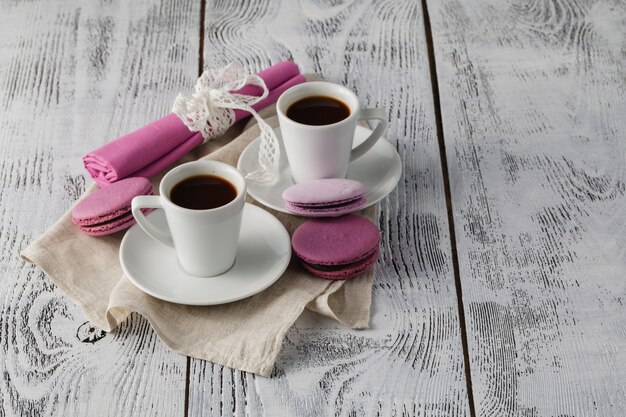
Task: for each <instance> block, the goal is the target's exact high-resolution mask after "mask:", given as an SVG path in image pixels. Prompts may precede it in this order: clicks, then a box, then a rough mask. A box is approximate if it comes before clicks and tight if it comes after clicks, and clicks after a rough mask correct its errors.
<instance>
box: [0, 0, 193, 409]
mask: <svg viewBox="0 0 626 417" xmlns="http://www.w3.org/2000/svg"><path fill="white" fill-rule="evenodd" d="M0 10H1V12H0V50H1V51H2V54H1V55H0V155H1V160H0V201H1V204H0V207H1V208H0V213H1V214H0V266H1V274H2V276H1V278H0V311H1V312H2V314H1V315H0V371H1V377H0V415H1V416H3V417H4V416H14V415H15V416H17V415H29V416H39V415H41V416H44V415H45V416H47V415H62V416H73V415H76V416H103V415H111V416H135V415H141V416H154V415H168V416H169V415H182V414H183V411H184V410H183V408H184V401H185V397H184V389H185V375H186V358H185V357H183V356H180V355H178V354H174V353H172V352H171V351H170V350H169V349H167V348H166V347H165V345H164V344H163V343H161V342H160V341H159V339H158V337H157V336H156V334H155V333H154V332H153V331H152V330H151V328H150V326H149V324H148V323H147V321H145V320H143V319H142V318H141V317H139V316H136V315H133V316H131V318H130V319H129V320H128V321H127V322H125V323H124V324H123V325H122V326H121V327H120V328H119V329H118V330H116V331H115V332H113V333H111V334H104V333H102V332H101V331H99V330H98V329H95V328H93V327H92V326H90V324H89V323H85V319H84V316H83V315H82V314H81V312H80V311H79V310H78V308H77V307H75V306H74V305H73V303H72V302H71V301H69V300H68V299H67V298H66V297H65V296H63V295H62V294H61V293H60V292H59V291H58V290H57V289H55V287H54V286H53V285H52V284H51V283H50V281H49V280H48V278H47V277H45V275H44V274H43V273H42V272H41V271H40V270H39V269H37V268H35V267H33V266H29V265H26V264H24V263H23V262H22V261H21V260H19V257H18V254H19V252H20V251H21V250H22V249H23V248H24V247H25V246H26V245H27V244H28V243H29V242H31V241H33V239H35V238H36V237H37V236H39V235H40V234H41V233H42V232H43V231H44V230H46V229H47V228H48V227H49V226H51V225H52V224H53V223H54V222H55V221H56V220H57V218H59V217H60V216H61V214H63V212H64V211H65V210H67V209H68V207H69V206H70V204H71V203H72V202H73V201H75V200H76V199H77V198H78V196H79V195H80V194H81V193H82V192H83V190H84V189H85V185H86V183H87V182H88V180H87V178H88V177H87V175H86V173H85V171H84V169H83V167H82V163H81V156H82V155H83V154H84V153H85V152H87V151H89V150H91V149H93V148H95V147H97V146H99V145H100V144H102V143H104V142H106V141H108V140H111V139H112V138H114V137H116V136H118V135H120V134H122V133H125V132H127V131H130V130H132V129H135V128H137V127H139V126H141V125H143V124H145V123H146V122H148V121H150V120H153V119H155V118H157V117H160V116H161V115H163V114H165V113H166V112H167V111H168V110H169V107H170V105H171V102H172V99H173V97H174V96H175V94H176V93H177V92H178V90H179V89H181V88H189V87H191V86H192V85H193V82H194V80H195V78H196V68H197V60H198V22H199V4H198V3H197V2H186V3H183V2H178V1H173V0H163V1H157V2H152V1H133V2H126V1H117V0H110V1H95V2H81V3H76V2H73V1H65V0H55V1H39V0H34V1H30V2H14V1H6V0H0Z"/></svg>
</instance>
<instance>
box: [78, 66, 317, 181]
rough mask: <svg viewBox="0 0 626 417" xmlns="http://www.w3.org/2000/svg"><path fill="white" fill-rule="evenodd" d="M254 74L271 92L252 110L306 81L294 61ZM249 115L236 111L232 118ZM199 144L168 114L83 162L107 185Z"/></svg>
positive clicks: (165, 163) (157, 168) (153, 170)
mask: <svg viewBox="0 0 626 417" xmlns="http://www.w3.org/2000/svg"><path fill="white" fill-rule="evenodd" d="M257 75H259V77H261V78H262V79H263V81H265V84H266V85H267V88H268V89H269V90H270V93H269V94H268V97H266V98H265V99H264V100H262V101H261V102H259V103H257V104H256V105H254V106H253V108H254V109H255V110H260V109H262V108H264V107H267V106H269V105H271V104H273V103H275V102H276V100H278V97H279V96H280V95H281V94H282V93H283V92H284V91H285V90H287V89H288V88H289V87H291V86H293V85H296V84H300V83H302V82H304V81H305V79H304V77H303V76H302V75H300V71H299V69H298V67H297V66H296V64H294V63H293V62H290V61H284V62H279V63H278V64H275V65H272V66H271V67H269V68H267V69H265V70H263V71H261V72H259V73H258V74H257ZM261 92H262V90H261V89H260V88H259V87H257V86H246V87H243V88H242V89H240V90H238V91H235V93H239V94H245V95H257V96H258V95H260V94H261ZM249 115H250V113H248V112H244V111H241V110H236V111H235V121H239V120H241V119H244V118H246V117H248V116H249ZM201 143H202V135H201V134H200V133H199V132H191V131H189V129H187V127H186V126H185V125H184V124H183V122H182V121H181V120H180V118H179V117H178V116H176V115H175V114H173V113H171V114H168V115H167V116H165V117H162V118H161V119H158V120H156V121H154V122H152V123H150V124H148V125H146V126H144V127H142V128H140V129H138V130H136V131H134V132H132V133H129V134H127V135H124V136H122V137H120V138H119V139H116V140H114V141H112V142H109V143H107V144H105V145H103V146H101V147H100V148H98V149H96V150H94V151H92V152H90V153H88V154H87V155H85V156H84V157H83V163H84V165H85V168H86V169H87V171H88V172H89V174H90V175H91V176H92V178H93V179H94V180H95V181H96V182H97V183H98V184H100V185H101V186H106V185H108V184H110V183H113V182H115V181H119V180H121V179H123V178H127V177H146V178H149V177H152V176H153V175H156V174H158V173H159V172H161V171H163V170H164V169H167V168H168V167H170V166H171V165H173V164H174V162H176V161H177V160H178V159H180V158H181V157H182V156H183V155H184V154H186V153H187V152H189V151H190V150H191V149H193V148H195V147H196V146H198V145H200V144H201Z"/></svg>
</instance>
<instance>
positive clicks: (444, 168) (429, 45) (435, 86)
mask: <svg viewBox="0 0 626 417" xmlns="http://www.w3.org/2000/svg"><path fill="white" fill-rule="evenodd" d="M421 1H422V15H423V16H424V32H425V34H426V49H427V51H428V64H429V67H430V82H431V84H432V91H433V107H434V108H435V128H436V129H437V142H438V143H439V157H440V159H441V174H442V177H443V188H444V194H445V196H446V208H447V210H448V227H449V229H450V230H449V233H450V248H451V251H452V268H453V270H454V283H455V287H456V299H457V305H458V310H459V327H460V328H461V344H462V345H463V361H464V363H465V382H466V384H467V401H468V403H469V409H470V416H471V417H476V408H475V407H474V392H473V390H472V373H471V369H470V360H469V348H468V343H467V328H466V325H465V307H464V305H463V290H462V288H461V274H460V272H459V271H460V270H459V256H458V253H457V247H456V233H455V231H454V230H455V229H454V213H453V211H452V192H451V190H450V177H449V174H448V158H447V156H446V144H445V141H444V137H443V121H442V118H441V102H440V100H439V79H438V78H437V64H436V61H435V46H434V43H433V33H432V28H431V26H430V16H429V14H428V5H427V4H426V3H427V0H421Z"/></svg>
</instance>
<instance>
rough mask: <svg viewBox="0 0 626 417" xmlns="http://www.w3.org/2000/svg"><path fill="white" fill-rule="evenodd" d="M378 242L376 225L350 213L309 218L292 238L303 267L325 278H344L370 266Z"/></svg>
mask: <svg viewBox="0 0 626 417" xmlns="http://www.w3.org/2000/svg"><path fill="white" fill-rule="evenodd" d="M379 242H380V233H379V232H378V228H377V227H376V226H375V225H374V224H373V223H372V222H371V221H370V220H369V219H367V218H365V217H361V216H355V215H353V214H348V215H345V216H341V217H336V218H318V219H313V220H310V221H308V222H306V223H304V224H302V225H301V226H300V227H299V228H298V229H297V230H296V231H295V233H294V234H293V238H292V240H291V244H292V247H293V251H294V252H295V254H296V255H297V256H298V258H299V259H300V261H301V263H302V265H303V266H304V268H305V269H306V270H307V271H309V272H310V273H312V274H313V275H316V276H318V277H321V278H326V279H347V278H351V277H354V276H356V275H359V274H362V273H363V272H365V271H367V270H368V269H370V268H371V267H372V266H373V265H374V264H375V263H376V259H377V258H378V244H379Z"/></svg>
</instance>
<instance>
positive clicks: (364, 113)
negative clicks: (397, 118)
mask: <svg viewBox="0 0 626 417" xmlns="http://www.w3.org/2000/svg"><path fill="white" fill-rule="evenodd" d="M372 119H375V120H378V121H379V122H380V123H378V126H376V129H374V131H373V132H372V134H371V135H370V136H369V138H367V139H365V142H363V143H361V144H360V145H359V146H357V147H356V148H354V149H352V152H351V153H350V162H352V161H354V160H355V159H358V158H360V157H362V156H363V155H365V153H366V152H367V151H369V150H370V149H372V146H374V144H375V143H376V141H378V139H380V137H381V136H382V135H383V132H384V131H385V129H386V128H387V115H386V114H385V110H384V109H362V110H361V112H360V113H359V119H358V120H372Z"/></svg>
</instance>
